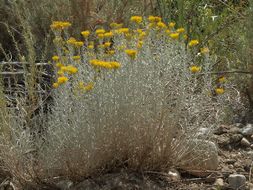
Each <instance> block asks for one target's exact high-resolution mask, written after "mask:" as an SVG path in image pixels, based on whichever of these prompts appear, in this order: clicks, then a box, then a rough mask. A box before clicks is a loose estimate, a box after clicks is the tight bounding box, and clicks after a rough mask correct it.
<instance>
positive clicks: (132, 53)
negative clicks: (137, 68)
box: [125, 49, 137, 59]
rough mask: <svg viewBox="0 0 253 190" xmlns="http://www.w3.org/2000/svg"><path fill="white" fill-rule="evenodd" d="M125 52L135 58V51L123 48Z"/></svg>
mask: <svg viewBox="0 0 253 190" xmlns="http://www.w3.org/2000/svg"><path fill="white" fill-rule="evenodd" d="M125 52H126V54H127V55H128V56H129V57H130V58H131V59H135V58H136V56H137V51H136V50H133V49H126V50H125Z"/></svg>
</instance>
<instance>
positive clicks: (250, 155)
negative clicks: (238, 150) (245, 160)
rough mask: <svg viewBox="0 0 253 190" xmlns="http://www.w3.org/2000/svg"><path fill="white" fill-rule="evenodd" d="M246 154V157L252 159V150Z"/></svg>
mask: <svg viewBox="0 0 253 190" xmlns="http://www.w3.org/2000/svg"><path fill="white" fill-rule="evenodd" d="M247 154H248V156H249V157H250V158H251V159H253V151H252V150H251V151H249V152H248V153H247Z"/></svg>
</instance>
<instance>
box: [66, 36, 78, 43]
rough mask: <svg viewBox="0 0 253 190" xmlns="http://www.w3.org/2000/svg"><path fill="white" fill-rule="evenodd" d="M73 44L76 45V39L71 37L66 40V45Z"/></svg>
mask: <svg viewBox="0 0 253 190" xmlns="http://www.w3.org/2000/svg"><path fill="white" fill-rule="evenodd" d="M75 43H76V39H75V38H73V37H70V38H69V39H68V40H67V44H71V45H75Z"/></svg>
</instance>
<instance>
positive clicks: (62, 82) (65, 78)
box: [57, 76, 69, 84]
mask: <svg viewBox="0 0 253 190" xmlns="http://www.w3.org/2000/svg"><path fill="white" fill-rule="evenodd" d="M68 80H69V79H68V78H67V77H65V76H61V77H58V79H57V83H58V84H64V83H66V82H68Z"/></svg>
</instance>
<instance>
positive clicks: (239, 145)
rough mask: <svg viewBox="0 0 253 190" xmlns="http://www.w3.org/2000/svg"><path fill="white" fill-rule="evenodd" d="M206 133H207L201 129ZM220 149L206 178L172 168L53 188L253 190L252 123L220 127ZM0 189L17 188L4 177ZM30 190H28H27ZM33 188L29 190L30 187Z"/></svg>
mask: <svg viewBox="0 0 253 190" xmlns="http://www.w3.org/2000/svg"><path fill="white" fill-rule="evenodd" d="M202 132H205V130H202ZM214 134H215V135H214V139H213V140H214V141H215V142H216V143H217V144H218V146H219V152H218V156H219V167H218V169H217V171H213V172H212V173H211V174H209V175H208V176H205V177H200V176H196V175H195V176H193V175H190V174H189V173H188V172H185V171H182V170H177V169H172V170H171V171H169V172H166V173H162V172H154V171H149V172H148V171H144V172H142V173H136V172H134V171H129V170H123V169H122V170H120V171H114V172H112V173H109V174H106V175H102V176H100V177H97V178H95V179H86V180H84V181H82V182H81V183H77V184H74V183H73V182H71V181H66V180H62V181H60V182H58V183H57V184H55V185H53V186H52V187H47V188H44V189H48V190H49V189H52V190H53V189H57V190H121V189H122V190H123V189H128V190H226V189H227V190H230V189H231V190H237V189H238V190H240V189H241V190H253V180H252V178H253V174H252V175H251V173H252V171H251V170H253V124H247V125H242V124H233V125H221V126H220V127H219V128H218V129H217V130H216V131H215V133H214ZM2 181H3V182H2V184H1V185H0V190H7V189H8V190H11V189H15V187H14V186H12V184H11V182H10V181H9V180H8V179H5V180H4V178H3V180H2ZM27 189H28V188H27ZM29 189H30V188H29Z"/></svg>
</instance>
